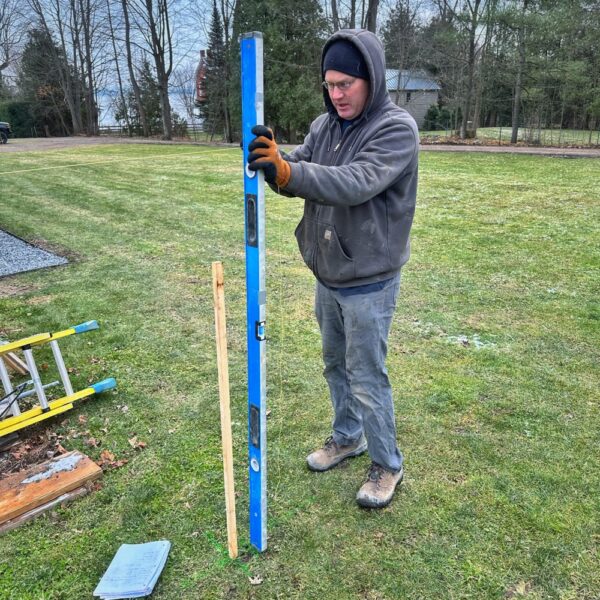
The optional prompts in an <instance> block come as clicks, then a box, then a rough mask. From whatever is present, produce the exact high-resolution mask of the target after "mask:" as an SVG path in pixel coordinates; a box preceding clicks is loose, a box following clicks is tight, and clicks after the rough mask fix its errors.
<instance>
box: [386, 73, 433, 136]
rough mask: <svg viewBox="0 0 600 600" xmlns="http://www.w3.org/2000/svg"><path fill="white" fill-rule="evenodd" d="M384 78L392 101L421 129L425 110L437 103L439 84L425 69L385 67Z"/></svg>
mask: <svg viewBox="0 0 600 600" xmlns="http://www.w3.org/2000/svg"><path fill="white" fill-rule="evenodd" d="M385 78H386V81H387V89H388V92H389V94H390V98H391V99H392V102H394V103H395V104H397V105H398V106H401V107H402V108H403V109H405V110H406V111H408V112H409V113H410V114H411V116H412V117H413V119H414V120H415V121H416V122H417V125H418V127H419V129H421V128H422V127H423V123H424V121H425V115H426V114H427V110H428V109H429V107H430V106H431V105H432V104H437V103H438V98H439V93H440V90H441V89H442V88H441V87H440V85H439V84H438V83H437V82H436V81H435V79H433V77H431V75H429V74H428V73H427V72H425V71H416V70H415V71H399V70H398V69H386V72H385Z"/></svg>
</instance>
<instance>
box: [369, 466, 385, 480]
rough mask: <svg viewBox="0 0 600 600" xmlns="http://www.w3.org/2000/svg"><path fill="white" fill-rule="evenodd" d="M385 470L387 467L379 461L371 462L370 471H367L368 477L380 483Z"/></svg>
mask: <svg viewBox="0 0 600 600" xmlns="http://www.w3.org/2000/svg"><path fill="white" fill-rule="evenodd" d="M384 471H385V469H384V468H383V467H382V466H381V465H378V464H377V463H371V466H370V467H369V472H368V473H367V479H368V480H369V481H373V482H375V483H376V484H377V485H379V481H380V480H381V477H382V475H383V473H384Z"/></svg>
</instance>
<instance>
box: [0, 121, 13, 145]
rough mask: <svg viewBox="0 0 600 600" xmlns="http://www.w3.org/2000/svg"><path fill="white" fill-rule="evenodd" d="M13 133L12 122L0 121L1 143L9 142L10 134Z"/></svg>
mask: <svg viewBox="0 0 600 600" xmlns="http://www.w3.org/2000/svg"><path fill="white" fill-rule="evenodd" d="M11 133H12V130H11V128H10V123H6V122H4V121H0V144H6V142H8V136H9V135H10V134H11Z"/></svg>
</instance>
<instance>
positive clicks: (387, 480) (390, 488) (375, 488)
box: [356, 463, 404, 508]
mask: <svg viewBox="0 0 600 600" xmlns="http://www.w3.org/2000/svg"><path fill="white" fill-rule="evenodd" d="M403 476H404V469H403V468H400V470H399V471H398V472H397V473H393V472H392V471H388V470H386V469H384V468H383V467H382V466H380V465H378V464H377V463H371V466H370V467H369V472H368V473H367V481H366V482H365V483H364V484H363V485H362V487H361V488H360V490H358V494H356V501H357V502H358V504H360V506H364V507H365V508H383V507H384V506H387V505H388V504H389V503H390V502H391V501H392V498H393V497H394V492H395V491H396V486H397V485H398V484H399V483H400V482H401V481H402V477H403Z"/></svg>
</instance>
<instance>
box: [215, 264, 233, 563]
mask: <svg viewBox="0 0 600 600" xmlns="http://www.w3.org/2000/svg"><path fill="white" fill-rule="evenodd" d="M212 274H213V294H214V299H215V331H216V334H217V367H218V372H219V401H220V405H221V440H222V443H223V478H224V482H225V510H226V512H227V546H228V548H229V556H230V558H237V555H238V547H237V526H236V520H235V491H234V486H233V444H232V439H231V411H230V407H229V364H228V360H227V328H226V319H225V291H224V280H223V265H222V264H221V263H220V262H213V264H212Z"/></svg>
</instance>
